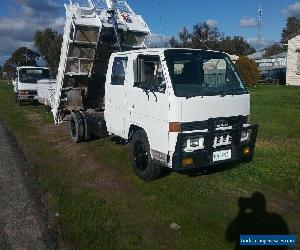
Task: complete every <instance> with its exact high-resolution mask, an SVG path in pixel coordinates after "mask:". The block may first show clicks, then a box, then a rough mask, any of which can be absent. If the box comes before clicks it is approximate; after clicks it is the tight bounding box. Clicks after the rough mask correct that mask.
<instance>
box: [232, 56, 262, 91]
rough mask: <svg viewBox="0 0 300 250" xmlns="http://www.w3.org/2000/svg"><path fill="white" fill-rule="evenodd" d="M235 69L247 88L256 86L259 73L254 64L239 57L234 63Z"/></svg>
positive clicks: (245, 58) (246, 58) (247, 59)
mask: <svg viewBox="0 0 300 250" xmlns="http://www.w3.org/2000/svg"><path fill="white" fill-rule="evenodd" d="M236 67H237V69H238V71H239V73H240V75H241V77H242V79H243V80H244V82H245V83H246V85H247V86H248V87H251V86H254V85H256V84H257V82H258V79H259V71H258V67H257V65H256V63H255V62H254V61H253V60H251V59H249V58H248V57H245V56H243V57H240V58H239V59H238V60H237V62H236Z"/></svg>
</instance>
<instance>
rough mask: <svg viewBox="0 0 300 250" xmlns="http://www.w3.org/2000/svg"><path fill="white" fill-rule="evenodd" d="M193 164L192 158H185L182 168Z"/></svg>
mask: <svg viewBox="0 0 300 250" xmlns="http://www.w3.org/2000/svg"><path fill="white" fill-rule="evenodd" d="M193 163H194V160H193V158H186V159H183V160H182V166H184V167H187V166H190V165H193Z"/></svg>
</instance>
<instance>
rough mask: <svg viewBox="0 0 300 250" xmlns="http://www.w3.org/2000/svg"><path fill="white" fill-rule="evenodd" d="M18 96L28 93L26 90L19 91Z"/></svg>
mask: <svg viewBox="0 0 300 250" xmlns="http://www.w3.org/2000/svg"><path fill="white" fill-rule="evenodd" d="M19 94H20V95H28V91H27V90H20V91H19Z"/></svg>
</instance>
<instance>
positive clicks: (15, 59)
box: [3, 47, 39, 78]
mask: <svg viewBox="0 0 300 250" xmlns="http://www.w3.org/2000/svg"><path fill="white" fill-rule="evenodd" d="M38 58H39V54H38V53H37V52H35V51H32V50H31V49H28V48H26V47H21V48H18V49H17V50H16V51H15V52H14V53H13V54H12V56H11V57H10V58H8V59H7V60H6V62H5V63H4V66H3V71H4V72H6V74H7V77H8V78H11V77H13V76H14V74H15V69H16V67H20V66H37V64H36V60H37V59H38Z"/></svg>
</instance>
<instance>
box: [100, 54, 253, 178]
mask: <svg viewBox="0 0 300 250" xmlns="http://www.w3.org/2000/svg"><path fill="white" fill-rule="evenodd" d="M104 119H105V123H106V129H107V132H108V133H109V134H113V135H116V136H118V137H121V138H123V139H125V140H127V141H129V142H130V143H131V159H132V164H133V168H134V170H135V172H136V174H137V175H138V176H139V177H140V178H142V179H143V180H146V181H149V180H153V179H155V178H157V176H158V175H159V173H160V171H161V168H162V167H167V168H171V169H173V170H176V171H183V170H187V169H195V168H196V169H201V168H207V167H214V166H217V165H220V164H224V163H230V162H232V163H234V162H240V161H251V159H252V157H253V152H254V147H255V141H256V136H257V130H258V126H257V125H251V124H250V94H249V92H248V90H247V88H246V87H245V84H244V83H243V81H242V80H241V78H240V76H239V74H238V72H237V70H236V68H235V65H234V64H233V63H232V61H231V60H230V58H229V57H228V55H226V54H225V53H221V52H215V51H204V50H192V49H145V50H138V51H128V52H118V53H113V54H112V56H111V58H110V60H109V65H108V71H107V77H106V83H105V110H104Z"/></svg>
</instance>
